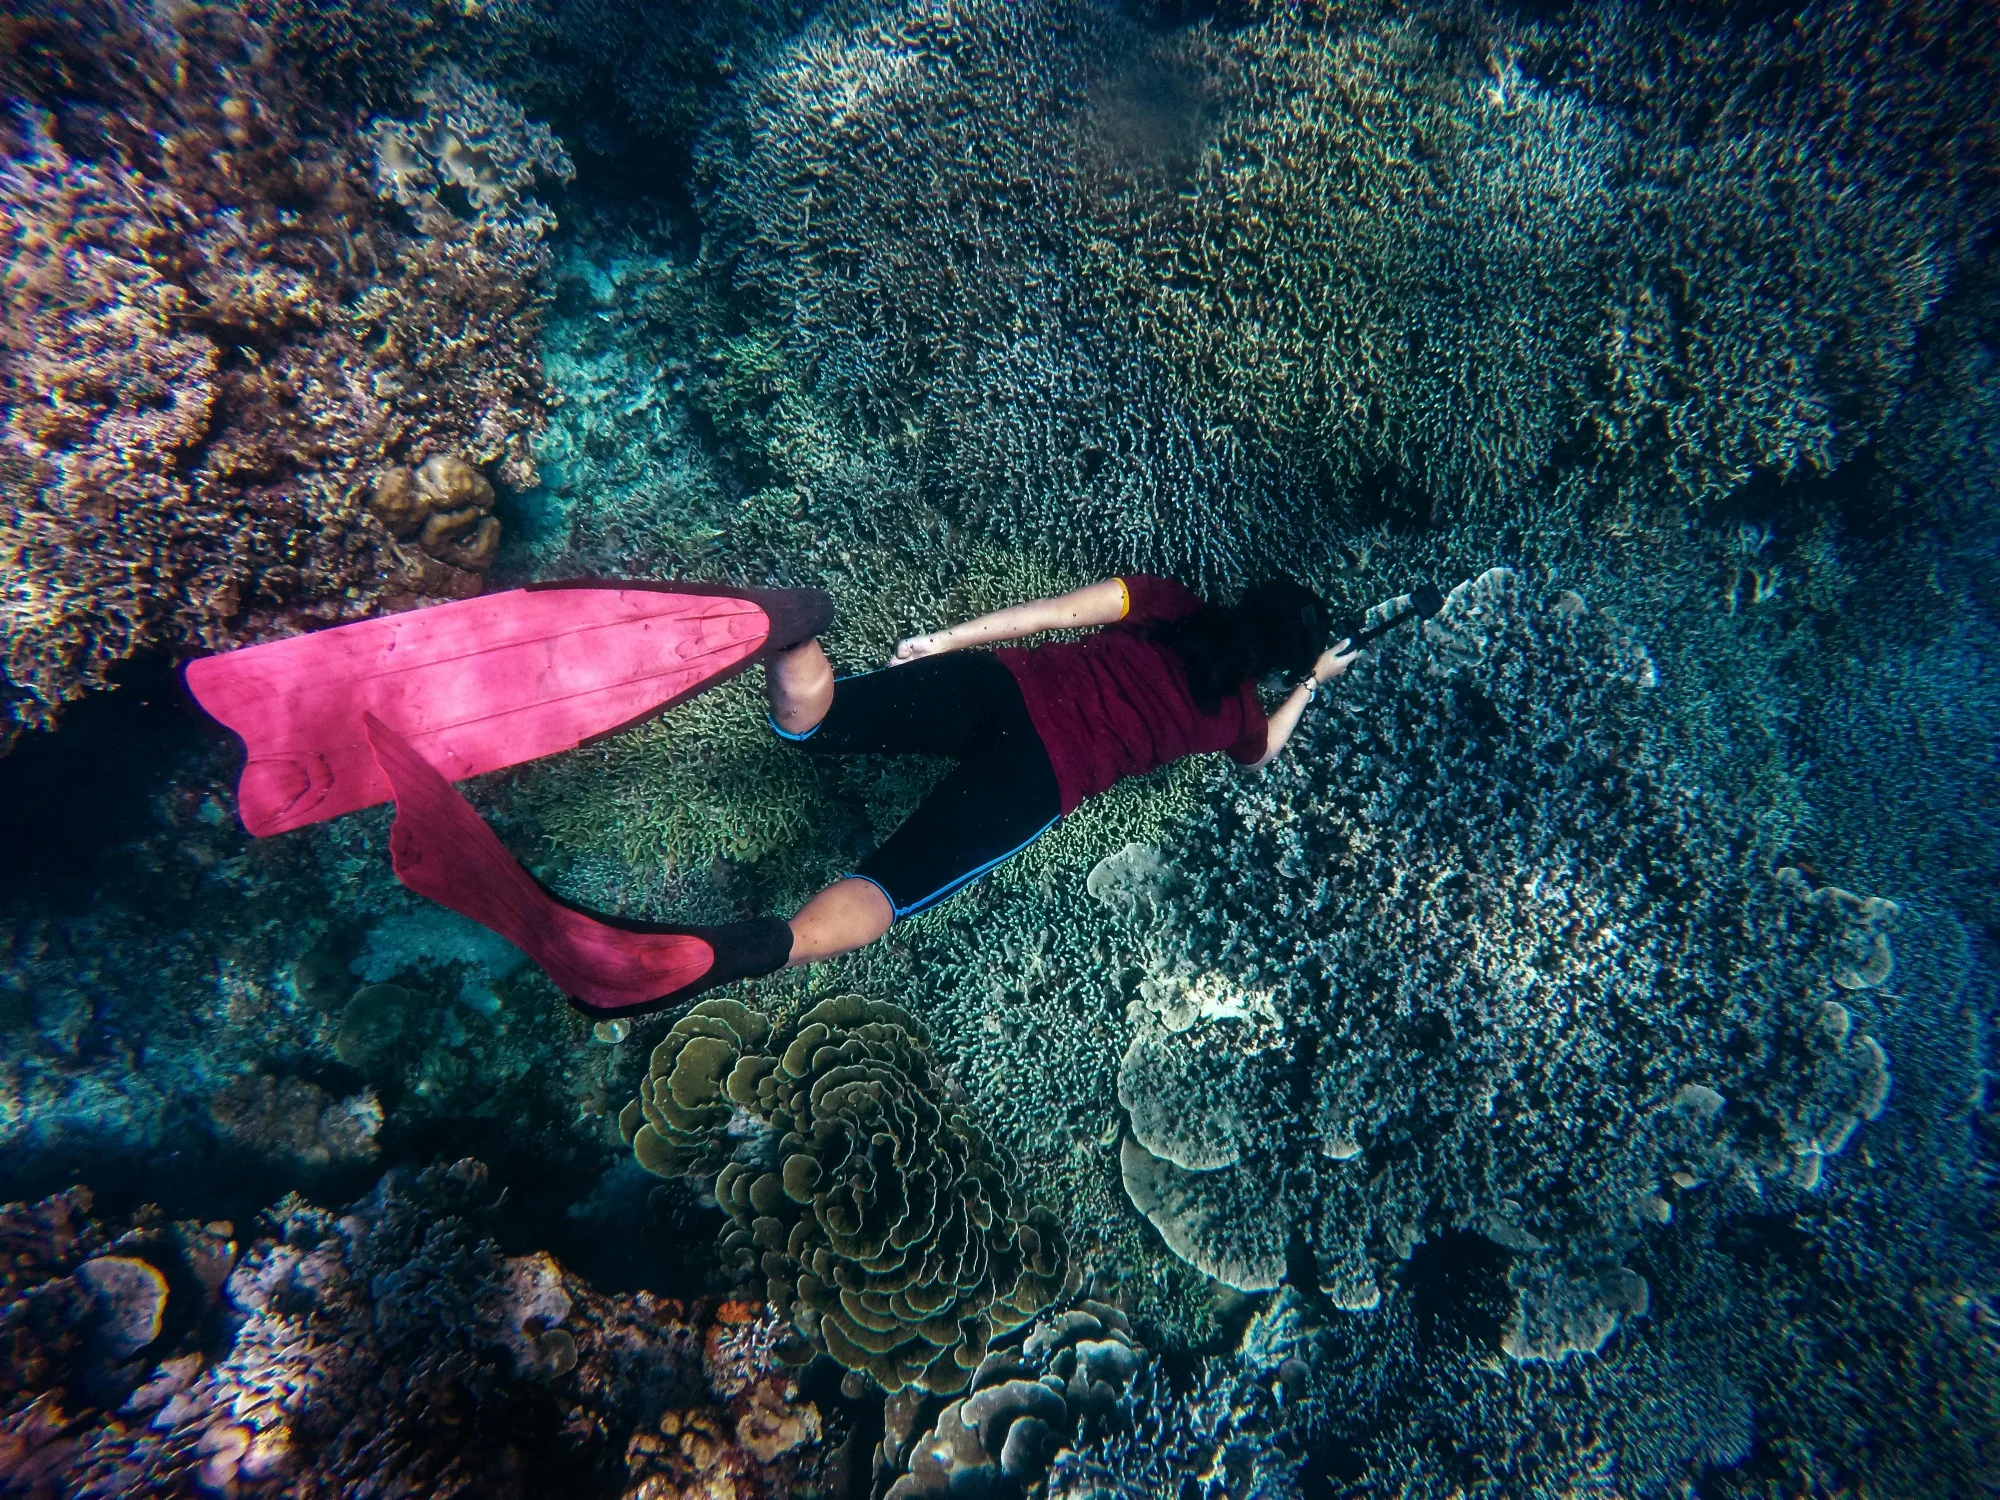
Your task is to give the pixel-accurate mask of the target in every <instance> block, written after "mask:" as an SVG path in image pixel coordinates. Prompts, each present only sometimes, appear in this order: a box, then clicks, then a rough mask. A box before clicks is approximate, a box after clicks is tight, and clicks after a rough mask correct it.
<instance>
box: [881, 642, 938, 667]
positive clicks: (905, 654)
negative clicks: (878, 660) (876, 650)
mask: <svg viewBox="0 0 2000 1500" xmlns="http://www.w3.org/2000/svg"><path fill="white" fill-rule="evenodd" d="M943 650H944V647H943V646H940V645H939V644H938V638H937V637H936V636H934V635H913V636H911V637H910V638H909V639H908V640H906V641H898V642H896V649H895V651H894V652H893V653H892V654H891V655H890V657H889V665H890V666H892V667H904V666H908V665H909V664H910V663H911V662H913V661H921V660H923V658H924V657H926V656H936V655H938V654H939V653H940V652H941V651H943Z"/></svg>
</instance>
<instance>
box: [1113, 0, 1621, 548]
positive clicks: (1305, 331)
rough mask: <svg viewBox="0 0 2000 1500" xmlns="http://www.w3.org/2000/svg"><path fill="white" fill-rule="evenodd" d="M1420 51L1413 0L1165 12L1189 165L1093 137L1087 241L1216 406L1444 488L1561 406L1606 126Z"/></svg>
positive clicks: (1600, 214)
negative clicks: (1195, 21)
mask: <svg viewBox="0 0 2000 1500" xmlns="http://www.w3.org/2000/svg"><path fill="white" fill-rule="evenodd" d="M1439 53H1440V43H1439V39H1438V38H1437V36H1436V34H1435V33H1434V32H1433V31H1432V30H1431V28H1429V27H1428V26H1427V25H1426V24H1425V23H1424V22H1423V21H1422V20H1420V19H1416V18H1412V17H1409V16H1399V17H1395V18H1388V19H1364V18H1362V17H1361V16H1360V15H1359V14H1357V16H1356V18H1355V19H1354V20H1352V21H1351V22H1350V21H1345V20H1344V18H1343V21H1342V22H1339V23H1336V22H1332V21H1329V20H1327V19H1325V18H1319V19H1316V20H1314V21H1312V22H1310V23H1308V22H1303V21H1299V20H1273V21H1271V22H1269V23H1268V24H1266V25H1263V26H1258V27H1253V28H1249V29H1245V30H1241V31H1233V32H1221V31H1217V30H1215V29H1212V28H1209V27H1200V28H1196V29H1194V30H1191V31H1189V32H1187V33H1185V34H1184V35H1183V36H1182V37H1180V38H1179V39H1178V40H1177V42H1176V43H1175V45H1174V46H1173V48H1172V51H1171V52H1170V53H1169V59H1170V62H1169V65H1170V66H1171V67H1172V69H1173V72H1174V75H1175V76H1178V77H1180V78H1181V79H1182V82H1181V85H1180V86H1181V88H1182V89H1183V90H1185V91H1186V93H1187V94H1188V96H1189V97H1190V99H1198V100H1200V101H1201V102H1202V104H1203V107H1204V108H1205V109H1206V110H1207V111H1208V112H1209V113H1211V114H1212V115H1213V116H1214V117H1215V119H1216V124H1215V126H1214V128H1213V130H1212V132H1210V133H1209V134H1208V135H1207V137H1206V138H1205V139H1204V140H1203V141H1202V142H1201V149H1200V151H1199V154H1198V156H1197V157H1196V159H1195V160H1194V161H1193V163H1192V164H1189V163H1188V162H1186V161H1183V160H1176V159H1173V158H1167V159H1160V158H1148V157H1146V156H1143V155H1135V154H1134V153H1132V152H1130V151H1124V150H1119V149H1116V146H1117V138H1116V137H1115V136H1113V137H1108V138H1104V140H1103V145H1102V146H1101V147H1100V149H1098V150H1097V151H1096V152H1095V153H1094V154H1093V156H1092V158H1091V159H1090V163H1089V165H1090V171H1089V176H1088V179H1087V180H1088V182H1089V188H1090V196H1089V199H1088V208H1089V211H1090V212H1091V214H1092V216H1093V223H1092V234H1091V239H1090V244H1089V254H1090V258H1091V263H1092V275H1093V279H1094V281H1095V283H1096V284H1098V285H1099V286H1101V287H1102V288H1103V290H1104V293H1105V295H1107V296H1110V297H1111V298H1113V299H1114V300H1115V301H1117V302H1118V303H1119V304H1121V305H1123V306H1125V307H1127V308H1129V309H1130V311H1131V314H1132V316H1133V317H1134V318H1135V319H1136V320H1137V322H1138V324H1139V326H1141V327H1142V328H1143V329H1144V330H1145V331H1146V333H1147V335H1148V337H1149V338H1150V339H1151V340H1152V341H1153V342H1154V343H1155V344H1156V346H1157V347H1158V349H1159V350H1160V353H1161V355H1162V357H1163V360H1164V362H1165V364H1166V365H1167V366H1168V367H1169V368H1171V369H1172V370H1173V371H1174V372H1175V373H1176V376H1177V378H1178V379H1179V381H1180V383H1181V384H1182V386H1183V388H1184V390H1185V391H1186V393H1187V394H1188V396H1189V397H1190V398H1191V399H1193V400H1194V401H1195V402H1196V403H1197V405H1198V406H1199V407H1200V408H1201V409H1202V410H1204V411H1205V412H1206V413H1208V414H1209V416H1210V417H1211V419H1212V420H1215V421H1218V422H1227V423H1231V424H1235V425H1238V426H1240V427H1242V428H1244V429H1245V430H1254V431H1260V432H1262V433H1263V434H1265V435H1266V436H1267V437H1268V438H1270V439H1272V440H1275V441H1276V442H1277V443H1278V444H1279V445H1280V446H1282V447H1283V448H1284V449H1285V450H1287V451H1288V452H1289V453H1291V454H1292V455H1293V456H1294V458H1295V459H1296V460H1297V461H1298V462H1300V463H1301V464H1302V465H1303V466H1304V467H1305V468H1306V469H1308V470H1309V471H1317V472H1319V473H1320V474H1322V475H1323V476H1324V477H1325V480H1326V481H1327V482H1329V483H1330V484H1332V485H1333V486H1335V487H1336V488H1337V489H1338V490H1339V491H1341V492H1342V493H1345V494H1350V495H1358V494H1359V493H1360V492H1361V491H1362V490H1363V489H1364V488H1366V487H1367V486H1369V485H1370V484H1372V483H1379V482H1380V479H1379V476H1382V475H1385V474H1397V475H1400V476H1403V477H1404V478H1405V479H1406V480H1407V481H1408V482H1412V483H1414V484H1415V485H1416V486H1417V487H1419V488H1420V489H1421V490H1422V491H1423V492H1424V493H1425V494H1426V495H1427V496H1428V497H1429V498H1430V499H1431V500H1433V501H1437V502H1446V503H1449V504H1450V506H1451V508H1452V509H1453V510H1454V511H1457V510H1461V509H1463V508H1464V505H1465V502H1466V501H1468V500H1469V499H1471V498H1473V497H1474V496H1478V497H1480V498H1482V499H1484V498H1486V497H1488V496H1490V495H1492V494H1494V493H1495V492H1498V493H1499V494H1508V493H1511V492H1514V491H1517V490H1519V489H1520V488H1521V487H1522V486H1524V485H1526V484H1527V483H1528V482H1529V481H1530V480H1531V479H1533V478H1534V477H1535V476H1536V473H1537V471H1538V470H1539V468H1540V466H1541V465H1542V463H1543V462H1545V461H1546V459H1547V458H1548V456H1549V454H1550V453H1551V452H1552V451H1553V449H1554V448H1555V447H1556V445H1557V444H1558V443H1560V442H1562V441H1563V440H1564V439H1565V438H1566V436H1567V428H1568V424H1570V423H1571V422H1573V421H1574V420H1575V413H1576V410H1577V408H1578V406H1579V404H1580V402H1581V400H1582V398H1583V393H1584V388H1585V386H1586V384H1587V379H1588V363H1589V355H1590V350H1589V348H1588V347H1587V344H1586V343H1585V342H1584V340H1583V339H1582V338H1580V336H1579V329H1578V326H1577V325H1578V322H1579V313H1580V312H1581V311H1583V310H1584V309H1586V308H1587V307H1588V306H1589V304H1590V302H1591V299H1592V296H1593V294H1594V292H1595V290H1596V288H1597V286H1598V277H1599V270H1598V260H1599V256H1600V254H1601V244H1602V242H1603V240H1604V239H1605V237H1606V236H1607V234H1608V233H1609V230H1610V226H1611V224H1612V222H1613V220H1614V216H1615V209H1616V197H1615V192H1614V189H1613V186H1612V183H1613V179H1614V177H1615V175H1616V173H1615V168H1616V163H1617V157H1618V151H1619V147H1620V144H1621V142H1620V138H1619V136H1618V133H1617V132H1616V131H1615V129H1614V128H1613V127H1612V126H1611V124H1610V122H1609V121H1607V120H1606V119H1605V118H1603V117H1602V116H1601V115H1599V114H1597V113H1596V112H1594V111H1592V110H1590V109H1588V108H1587V107H1584V106H1581V105H1579V104H1578V103H1577V102H1576V101H1575V100H1573V99H1568V98H1565V97H1562V96H1561V95H1559V94H1556V93H1554V92H1552V91H1550V90H1547V89H1544V88H1540V87H1537V86H1535V85H1534V84H1533V83H1531V82H1529V81H1527V80H1524V79H1522V78H1520V77H1519V76H1518V75H1511V74H1510V75H1507V76H1505V77H1503V78H1501V79H1499V80H1497V81H1496V79H1495V78H1494V77H1493V76H1490V75H1487V74H1484V73H1481V72H1479V71H1477V70H1476V69H1470V68H1454V67H1452V66H1451V65H1450V64H1449V62H1448V61H1447V60H1441V58H1440V55H1439Z"/></svg>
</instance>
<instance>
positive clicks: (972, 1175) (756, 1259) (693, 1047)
mask: <svg viewBox="0 0 2000 1500" xmlns="http://www.w3.org/2000/svg"><path fill="white" fill-rule="evenodd" d="M938 1071H939V1070H938V1064H937V1062H936V1059H935V1057H934V1055H933V1054H932V1053H931V1052H930V1049H929V1046H928V1043H927V1039H926V1038H925V1036H924V1033H923V1030H922V1028H921V1027H920V1026H918V1024H917V1023H916V1022H915V1021H914V1020H913V1019H912V1018H911V1017H910V1016H909V1015H908V1013H907V1012H905V1011H902V1010H899V1009H898V1008H897V1007H895V1006H893V1005H889V1004H886V1003H885V1002H883V1001H880V1000H866V999H863V998H862V997H860V996H858V995H842V996H837V997H835V998H833V999H829V1000H822V1001H821V1002H819V1004H817V1005H815V1006H813V1007H812V1009H810V1010H808V1011H806V1012H805V1014H803V1015H802V1016H800V1017H799V1019H798V1021H797V1023H796V1024H795V1025H794V1026H792V1027H790V1028H788V1029H787V1030H785V1031H784V1032H781V1033H779V1034H778V1035H777V1036H775V1037H773V1036H772V1034H771V1028H770V1023H769V1022H768V1021H766V1020H765V1019H764V1018H763V1017H762V1016H760V1015H758V1014H757V1013H756V1012H754V1011H752V1010H749V1009H747V1008H746V1007H744V1006H743V1005H741V1004H738V1003H737V1002H735V1001H731V1000H705V1001H702V1002H700V1003H699V1004H697V1005H696V1006H695V1007H694V1008H693V1009H692V1010H691V1011H690V1012H689V1013H688V1014H687V1015H686V1016H684V1017H683V1018H682V1019H681V1020H679V1021H676V1022H675V1023H674V1026H673V1029H672V1030H671V1031H669V1032H668V1033H667V1036H666V1038H665V1039H664V1040H663V1041H662V1042H661V1043H660V1044H659V1046H658V1047H656V1048H654V1050H653V1058H652V1064H651V1067H650V1070H649V1072H648V1075H647V1078H646V1080H645V1082H644V1083H643V1084H642V1085H641V1088H640V1094H639V1097H638V1098H637V1099H635V1100H634V1101H633V1102H632V1103H631V1104H629V1105H628V1106H626V1108H625V1111H624V1113H623V1114H621V1115H620V1116H619V1122H618V1123H619V1127H620V1129H621V1130H622V1131H623V1132H624V1134H625V1137H626V1139H627V1140H628V1141H630V1142H631V1143H632V1149H633V1152H634V1154H635V1155H636V1156H637V1157H638V1160H639V1164H640V1165H641V1166H643V1167H645V1168H646V1170H647V1171H649V1172H655V1173H658V1174H659V1175H661V1176H674V1175H680V1174H683V1173H689V1172H693V1173H698V1174H700V1175H702V1176H708V1175H710V1174H711V1173H712V1174H713V1175H714V1179H715V1195H716V1198H717V1200H718V1201H719V1202H720V1203H721V1204H722V1206H723V1207H724V1208H726V1209H727V1210H728V1211H729V1214H730V1218H731V1220H732V1225H731V1227H730V1229H729V1230H728V1231H727V1232H726V1233H725V1234H724V1236H723V1241H722V1248H723V1252H724V1254H725V1256H728V1257H730V1258H731V1259H733V1260H734V1261H735V1262H736V1263H737V1264H738V1265H739V1266H741V1267H742V1268H743V1269H744V1270H746V1271H753V1272H754V1271H757V1270H761V1271H762V1272H763V1275H764V1278H765V1286H766V1295H767V1296H768V1297H769V1298H770V1300H771V1303H772V1305H773V1306H774V1307H775V1308H776V1309H777V1310H778V1311H779V1312H780V1313H781V1314H789V1315H790V1316H791V1318H792V1320H793V1321H794V1323H795V1324H796V1325H797V1327H798V1329H799V1331H800V1333H802V1334H804V1335H806V1337H808V1338H810V1339H812V1340H813V1341H814V1342H815V1343H816V1344H817V1345H819V1346H820V1347H822V1348H824V1349H825V1350H826V1352H827V1353H829V1354H831V1355H832V1356H833V1357H834V1358H835V1359H836V1360H838V1361H839V1362H840V1363H841V1364H843V1365H845V1366H846V1367H847V1368H848V1369H850V1370H856V1371H860V1372H863V1373H865V1374H867V1375H868V1376H870V1377H872V1378H873V1379H874V1380H875V1382H876V1383H877V1384H878V1385H880V1386H881V1387H882V1389H884V1390H885V1391H889V1392H895V1391H899V1390H902V1389H903V1388H904V1387H906V1386H912V1387H917V1388H920V1389H923V1390H927V1391H934V1392H939V1393H949V1392H952V1391H957V1390H962V1389H964V1387H965V1385H966V1383H967V1382H968V1381H969V1380H970V1379H971V1378H972V1373H973V1371H974V1370H975V1369H977V1368H978V1367H979V1364H980V1361H981V1360H982V1359H984V1358H985V1356H986V1352H987V1345H988V1343H989V1342H990V1341H991V1340H992V1339H993V1338H994V1337H995V1336H996V1335H997V1334H1003V1333H1006V1332H1007V1331H1009V1330H1010V1329H1013V1328H1017V1327H1019V1326H1020V1325H1021V1324H1022V1323H1024V1322H1025V1321H1027V1320H1028V1319H1029V1318H1030V1317H1032V1316H1034V1314H1035V1313H1036V1312H1037V1311H1038V1310H1039V1309H1041V1308H1042V1307H1044V1306H1046V1305H1047V1304H1048V1303H1049V1301H1050V1300H1051V1298H1052V1297H1053V1296H1054V1295H1055V1293H1056V1292H1057V1291H1058V1290H1059V1289H1060V1287H1061V1285H1062V1280H1063V1274H1064V1270H1065V1253H1064V1248H1063V1241H1062V1234H1061V1231H1060V1229H1059V1228H1058V1226H1057V1221H1056V1219H1055V1217H1054V1215H1052V1214H1051V1213H1049V1212H1048V1210H1046V1209H1042V1208H1034V1209H1028V1208H1025V1207H1024V1206H1023V1205H1022V1204H1021V1203H1020V1202H1019V1200H1018V1197H1017V1195H1016V1191H1015V1189H1014V1186H1013V1184H1012V1182H1011V1181H1010V1178H1011V1176H1012V1173H1011V1171H1010V1170H1009V1164H1008V1163H1007V1162H1006V1161H1005V1159H1004V1158H1002V1157H1001V1156H999V1155H998V1154H997V1153H996V1152H995V1151H994V1150H993V1148H992V1147H991V1146H990V1145H989V1144H988V1143H987V1141H986V1140H985V1138H984V1136H983V1135H981V1134H980V1132H979V1131H978V1129H977V1128H976V1127H975V1126H974V1125H973V1124H972V1123H971V1121H970V1120H968V1119H967V1118H966V1117H965V1115H964V1114H963V1113H962V1112H960V1110H959V1109H958V1107H957V1106H956V1105H955V1104H954V1103H953V1102H952V1101H951V1099H950V1098H949V1097H948V1096H947V1094H946V1092H945V1090H944V1088H943V1086H942V1085H943V1080H942V1079H941V1078H940V1077H939V1076H938ZM739 1113H742V1114H747V1115H748V1116H749V1117H750V1118H751V1119H752V1120H754V1121H755V1122H756V1124H757V1130H756V1132H755V1133H754V1134H751V1135H749V1136H748V1138H747V1139H738V1138H739V1137H742V1136H744V1135H745V1132H743V1131H736V1132H735V1134H734V1135H732V1134H731V1130H732V1121H733V1120H734V1119H735V1118H736V1117H737V1116H738V1115H739Z"/></svg>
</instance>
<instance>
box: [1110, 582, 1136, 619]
mask: <svg viewBox="0 0 2000 1500" xmlns="http://www.w3.org/2000/svg"><path fill="white" fill-rule="evenodd" d="M1111 581H1112V582H1113V583H1115V584H1117V585H1118V597H1119V598H1120V599H1121V600H1122V601H1124V602H1122V603H1121V604H1120V605H1119V606H1118V618H1119V619H1121V620H1122V619H1124V618H1125V617H1126V616H1127V615H1129V614H1131V613H1132V591H1131V590H1130V589H1129V588H1127V587H1126V586H1125V580H1124V579H1122V578H1114V579H1112V580H1111Z"/></svg>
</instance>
